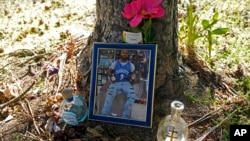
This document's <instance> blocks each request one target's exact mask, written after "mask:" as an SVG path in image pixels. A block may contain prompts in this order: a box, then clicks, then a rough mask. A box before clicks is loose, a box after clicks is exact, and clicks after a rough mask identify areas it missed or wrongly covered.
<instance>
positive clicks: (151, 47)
mask: <svg viewBox="0 0 250 141" xmlns="http://www.w3.org/2000/svg"><path fill="white" fill-rule="evenodd" d="M99 49H119V50H120V49H128V50H150V58H149V62H150V63H149V69H150V71H149V72H148V73H149V78H148V80H149V82H148V96H147V107H146V112H147V114H146V121H140V120H132V119H125V118H116V117H111V116H103V115H99V114H94V111H95V109H94V108H95V95H96V87H97V79H98V78H97V77H98V76H97V65H98V50H99ZM156 59H157V44H125V43H101V42H94V44H93V54H92V71H91V83H90V85H91V86H90V101H89V120H96V121H104V122H110V123H118V124H125V125H132V126H141V127H148V128H151V127H152V117H153V100H154V82H155V72H156Z"/></svg>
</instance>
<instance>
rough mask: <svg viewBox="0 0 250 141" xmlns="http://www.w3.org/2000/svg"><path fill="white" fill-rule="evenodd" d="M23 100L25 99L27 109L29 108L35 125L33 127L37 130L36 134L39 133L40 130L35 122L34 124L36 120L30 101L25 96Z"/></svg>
mask: <svg viewBox="0 0 250 141" xmlns="http://www.w3.org/2000/svg"><path fill="white" fill-rule="evenodd" d="M25 101H26V102H27V104H28V109H29V111H30V114H31V117H32V120H33V123H34V126H35V128H36V131H37V133H38V134H40V130H39V128H38V126H37V124H36V120H35V117H34V113H33V111H32V109H31V106H30V102H29V101H28V99H26V98H25Z"/></svg>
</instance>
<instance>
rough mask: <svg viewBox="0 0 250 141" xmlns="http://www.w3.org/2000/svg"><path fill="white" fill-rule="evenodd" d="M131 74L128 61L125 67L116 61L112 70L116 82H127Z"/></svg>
mask: <svg viewBox="0 0 250 141" xmlns="http://www.w3.org/2000/svg"><path fill="white" fill-rule="evenodd" d="M131 73H132V69H131V64H130V62H129V61H128V62H127V63H126V64H125V65H122V64H121V63H120V61H116V65H115V68H114V76H115V80H116V82H123V81H129V79H130V75H131Z"/></svg>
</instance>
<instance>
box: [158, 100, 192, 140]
mask: <svg viewBox="0 0 250 141" xmlns="http://www.w3.org/2000/svg"><path fill="white" fill-rule="evenodd" d="M183 109H184V104H183V103H182V102H180V101H173V102H172V103H171V115H168V116H166V117H165V118H164V119H163V120H162V121H161V122H160V124H159V126H158V132H157V140H158V141H187V138H188V125H187V123H186V122H185V121H184V120H183V118H181V113H182V111H183Z"/></svg>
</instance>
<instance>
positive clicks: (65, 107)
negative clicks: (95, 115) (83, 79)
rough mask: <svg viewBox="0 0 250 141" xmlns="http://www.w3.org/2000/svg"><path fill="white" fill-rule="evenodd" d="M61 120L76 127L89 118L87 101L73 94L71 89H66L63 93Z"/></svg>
mask: <svg viewBox="0 0 250 141" xmlns="http://www.w3.org/2000/svg"><path fill="white" fill-rule="evenodd" d="M62 97H63V102H62V105H61V109H60V111H61V118H62V120H63V121H64V122H65V123H66V124H69V125H72V126H76V125H78V123H79V122H83V121H85V120H86V118H87V114H88V108H87V104H86V101H85V99H84V98H83V97H82V96H80V95H75V94H73V90H72V89H71V88H65V89H64V90H63V92H62Z"/></svg>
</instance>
